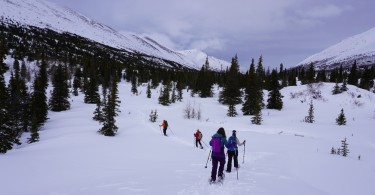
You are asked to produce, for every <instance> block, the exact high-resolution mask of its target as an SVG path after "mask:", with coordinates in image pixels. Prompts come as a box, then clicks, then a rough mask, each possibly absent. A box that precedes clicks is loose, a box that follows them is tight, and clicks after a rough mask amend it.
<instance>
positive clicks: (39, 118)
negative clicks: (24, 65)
mask: <svg viewBox="0 0 375 195" xmlns="http://www.w3.org/2000/svg"><path fill="white" fill-rule="evenodd" d="M43 56H44V55H43ZM47 87H48V80H47V63H46V61H45V60H44V57H43V58H42V63H41V65H40V67H39V72H38V74H37V75H36V76H35V79H34V83H33V87H32V88H33V92H32V95H31V103H30V116H31V137H30V138H29V139H28V143H34V142H38V141H39V132H38V131H39V129H40V128H41V127H42V126H43V125H44V123H45V122H46V121H47V119H48V118H47V115H48V104H47V95H46V90H47Z"/></svg>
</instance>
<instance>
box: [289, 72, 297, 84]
mask: <svg viewBox="0 0 375 195" xmlns="http://www.w3.org/2000/svg"><path fill="white" fill-rule="evenodd" d="M295 72H296V71H295V70H292V71H290V72H289V74H288V86H297V78H296V77H297V76H296V73H295Z"/></svg>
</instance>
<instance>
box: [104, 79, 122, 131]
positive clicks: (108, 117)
mask: <svg viewBox="0 0 375 195" xmlns="http://www.w3.org/2000/svg"><path fill="white" fill-rule="evenodd" d="M107 101H108V103H107V105H106V106H105V107H104V108H103V127H102V128H101V129H99V133H101V134H103V135H105V136H115V135H116V133H117V130H118V127H117V126H116V119H115V117H116V116H118V113H119V112H120V110H119V109H118V107H119V106H120V105H119V103H120V101H119V100H118V88H117V79H116V78H114V77H113V78H112V84H111V92H110V94H108V96H107Z"/></svg>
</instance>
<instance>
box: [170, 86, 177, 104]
mask: <svg viewBox="0 0 375 195" xmlns="http://www.w3.org/2000/svg"><path fill="white" fill-rule="evenodd" d="M172 83H173V84H172V85H173V88H172V95H171V103H176V100H177V95H176V84H175V83H174V82H172Z"/></svg>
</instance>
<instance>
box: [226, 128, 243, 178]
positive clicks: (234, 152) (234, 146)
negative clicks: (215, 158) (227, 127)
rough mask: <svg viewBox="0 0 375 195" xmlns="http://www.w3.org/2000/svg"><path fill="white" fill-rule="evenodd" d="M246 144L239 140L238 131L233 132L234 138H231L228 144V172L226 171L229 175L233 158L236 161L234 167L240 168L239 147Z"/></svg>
mask: <svg viewBox="0 0 375 195" xmlns="http://www.w3.org/2000/svg"><path fill="white" fill-rule="evenodd" d="M245 143H246V140H244V141H243V142H240V141H239V140H238V138H237V135H236V130H233V131H232V136H230V137H229V139H228V144H227V148H228V164H227V170H226V172H227V173H230V172H231V169H232V158H233V160H234V167H235V168H236V169H238V168H239V166H238V146H242V145H244V144H245Z"/></svg>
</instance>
